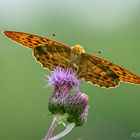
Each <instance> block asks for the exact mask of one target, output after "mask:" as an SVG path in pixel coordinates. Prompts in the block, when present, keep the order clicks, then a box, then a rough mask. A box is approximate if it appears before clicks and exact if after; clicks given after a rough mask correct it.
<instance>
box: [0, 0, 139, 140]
mask: <svg viewBox="0 0 140 140" xmlns="http://www.w3.org/2000/svg"><path fill="white" fill-rule="evenodd" d="M4 30H14V31H22V32H28V33H32V34H36V35H40V36H44V37H48V38H51V39H53V40H56V41H59V42H61V43H64V42H62V41H60V40H59V39H56V38H54V37H52V35H51V34H53V33H55V34H56V35H57V36H60V37H61V38H63V40H66V42H70V43H71V44H73V45H74V44H81V45H82V46H83V47H84V48H85V49H86V51H87V53H92V54H93V55H96V56H99V57H102V58H104V59H107V60H109V61H111V62H114V63H116V64H118V65H120V66H123V67H125V68H127V69H128V70H130V71H132V72H134V73H136V74H138V75H140V1H139V0H69V1H68V0H0V39H1V41H0V140H41V139H42V138H43V137H44V136H45V134H46V131H47V130H48V128H49V126H50V124H51V121H52V116H45V114H46V113H48V108H47V102H48V98H49V96H50V95H51V92H52V90H51V89H50V88H46V89H44V88H43V87H44V86H45V84H46V83H45V82H44V81H43V79H45V76H44V75H43V73H49V72H48V71H47V70H43V68H42V67H41V65H40V64H38V63H36V62H35V60H34V59H33V57H32V55H31V54H32V53H31V50H29V49H26V48H24V47H21V46H20V45H18V44H16V43H14V42H12V41H9V40H8V39H7V38H6V37H5V36H3V34H2V32H3V31H4ZM65 44H66V43H65ZM92 50H93V52H92ZM94 50H99V51H101V52H102V53H101V54H97V53H95V52H94ZM81 91H82V92H84V93H86V94H88V96H89V97H90V103H89V104H90V110H89V117H88V121H87V123H86V124H85V125H84V126H82V127H77V128H75V129H74V130H73V131H72V132H71V133H69V134H68V135H66V136H65V137H64V138H63V140H72V139H73V140H134V139H140V86H139V85H130V84H127V83H121V84H120V86H119V87H117V88H114V89H109V90H105V89H104V88H99V87H97V86H93V85H90V84H86V83H85V84H83V85H82V86H81ZM60 130H62V127H61V126H60V128H58V129H57V130H56V132H55V133H57V132H59V131H60Z"/></svg>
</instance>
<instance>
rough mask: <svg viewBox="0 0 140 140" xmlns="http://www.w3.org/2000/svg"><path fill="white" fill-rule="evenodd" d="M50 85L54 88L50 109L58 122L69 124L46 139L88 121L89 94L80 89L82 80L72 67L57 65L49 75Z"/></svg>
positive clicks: (63, 133)
mask: <svg viewBox="0 0 140 140" xmlns="http://www.w3.org/2000/svg"><path fill="white" fill-rule="evenodd" d="M48 85H49V86H51V87H52V88H53V94H52V95H51V97H50V99H49V102H48V108H49V111H50V112H51V113H52V114H54V116H55V120H56V122H57V123H60V122H63V123H65V122H66V123H67V124H68V125H66V129H65V130H64V131H63V132H62V133H60V134H58V135H57V136H55V137H53V138H50V137H51V136H50V132H49V134H47V136H46V137H45V139H44V140H49V139H51V140H55V139H59V138H60V137H62V136H64V135H66V134H67V133H68V132H69V131H71V130H72V128H73V127H75V126H82V125H83V124H84V123H85V122H86V120H87V116H88V96H87V95H85V94H84V93H81V92H80V91H79V89H78V87H79V85H80V81H79V80H78V79H77V77H76V73H75V72H74V71H73V69H71V68H61V67H56V68H55V69H54V72H53V73H52V75H51V76H48ZM51 133H52V132H51ZM48 135H49V138H48Z"/></svg>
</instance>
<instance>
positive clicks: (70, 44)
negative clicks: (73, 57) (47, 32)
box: [52, 34, 73, 46]
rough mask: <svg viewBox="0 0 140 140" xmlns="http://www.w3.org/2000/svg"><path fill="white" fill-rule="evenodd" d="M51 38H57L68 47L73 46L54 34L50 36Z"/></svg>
mask: <svg viewBox="0 0 140 140" xmlns="http://www.w3.org/2000/svg"><path fill="white" fill-rule="evenodd" d="M52 36H53V37H55V38H57V39H59V40H60V41H63V42H64V43H66V44H68V45H69V46H73V44H71V43H70V42H68V41H66V40H64V39H62V38H61V37H59V36H56V34H52Z"/></svg>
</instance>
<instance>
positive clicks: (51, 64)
mask: <svg viewBox="0 0 140 140" xmlns="http://www.w3.org/2000/svg"><path fill="white" fill-rule="evenodd" d="M4 34H5V35H6V36H7V37H8V38H10V39H12V40H14V41H16V42H18V43H20V44H22V45H23V46H27V47H29V48H31V49H32V50H33V54H34V56H35V58H36V60H37V61H39V62H40V63H41V64H42V65H43V67H45V68H48V69H49V70H53V68H55V67H57V66H60V67H63V68H67V67H72V68H73V69H75V70H76V71H77V76H78V78H84V79H85V80H86V81H87V82H91V83H93V84H97V85H99V86H100V87H106V88H109V87H115V86H117V85H118V83H119V82H120V81H124V82H129V83H134V84H140V77H139V76H137V75H135V74H133V73H132V72H129V71H128V70H126V69H124V68H122V67H119V66H117V65H116V64H113V63H111V62H109V61H106V60H104V59H101V58H98V57H95V56H92V55H90V54H87V53H85V50H84V48H83V47H81V46H80V45H75V46H73V47H68V46H66V45H63V44H61V43H58V42H55V41H53V40H50V39H48V38H44V37H40V36H36V35H32V34H28V33H21V32H14V31H5V32H4Z"/></svg>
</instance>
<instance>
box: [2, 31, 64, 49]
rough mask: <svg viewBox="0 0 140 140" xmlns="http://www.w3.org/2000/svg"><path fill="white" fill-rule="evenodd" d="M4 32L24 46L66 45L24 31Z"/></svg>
mask: <svg viewBox="0 0 140 140" xmlns="http://www.w3.org/2000/svg"><path fill="white" fill-rule="evenodd" d="M4 34H5V35H6V36H7V37H9V38H10V39H12V40H14V41H16V42H18V43H20V44H21V45H23V46H27V47H29V48H32V49H34V48H36V47H38V46H52V45H56V46H60V47H62V46H63V47H66V46H65V45H63V44H60V43H58V42H55V41H53V40H50V39H48V38H44V37H40V36H36V35H32V34H28V33H22V32H14V31H5V32H4Z"/></svg>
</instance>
